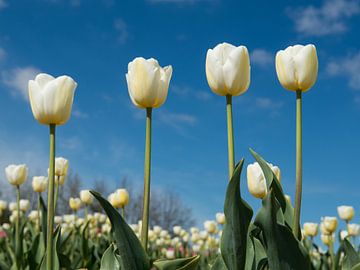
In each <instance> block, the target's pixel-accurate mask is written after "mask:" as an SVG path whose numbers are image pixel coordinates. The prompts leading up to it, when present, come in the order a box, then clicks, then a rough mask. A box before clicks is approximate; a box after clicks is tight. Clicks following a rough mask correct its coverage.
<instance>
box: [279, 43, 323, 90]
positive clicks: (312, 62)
mask: <svg viewBox="0 0 360 270" xmlns="http://www.w3.org/2000/svg"><path fill="white" fill-rule="evenodd" d="M275 62H276V73H277V76H278V79H279V81H280V83H281V85H282V86H283V87H284V88H285V89H287V90H292V91H297V90H301V91H303V92H305V91H307V90H309V89H310V88H311V87H312V86H313V85H314V83H315V81H316V78H317V73H318V58H317V54H316V48H315V46H314V45H312V44H309V45H306V46H303V45H295V46H289V47H287V48H286V49H285V50H280V51H278V52H277V54H276V61H275Z"/></svg>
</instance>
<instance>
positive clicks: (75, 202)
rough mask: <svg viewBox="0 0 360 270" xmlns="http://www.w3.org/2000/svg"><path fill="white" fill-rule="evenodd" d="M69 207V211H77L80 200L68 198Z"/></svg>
mask: <svg viewBox="0 0 360 270" xmlns="http://www.w3.org/2000/svg"><path fill="white" fill-rule="evenodd" d="M69 206H70V208H71V210H73V211H77V210H79V209H80V207H81V200H80V199H79V198H70V199H69Z"/></svg>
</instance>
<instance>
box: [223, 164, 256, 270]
mask: <svg viewBox="0 0 360 270" xmlns="http://www.w3.org/2000/svg"><path fill="white" fill-rule="evenodd" d="M243 165H244V159H242V160H241V161H240V162H239V163H238V164H237V165H236V167H235V170H234V174H233V176H232V177H231V180H230V182H229V184H228V187H227V191H226V198H225V205H224V214H225V220H226V222H225V225H224V230H223V233H222V237H221V254H222V257H223V260H224V262H225V265H226V266H227V268H229V269H231V270H241V269H244V268H245V261H246V245H247V244H246V243H247V238H248V229H249V225H250V222H251V218H252V215H253V210H252V209H251V207H250V206H249V205H248V204H247V203H246V202H245V201H244V200H243V199H242V198H241V194H240V174H241V170H242V168H243Z"/></svg>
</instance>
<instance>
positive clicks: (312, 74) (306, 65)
mask: <svg viewBox="0 0 360 270" xmlns="http://www.w3.org/2000/svg"><path fill="white" fill-rule="evenodd" d="M294 61H295V63H296V69H297V77H298V78H297V80H298V85H299V89H300V90H302V91H306V90H309V89H310V88H311V87H312V86H313V85H314V83H315V81H316V79H317V74H318V59H317V54H316V48H315V46H314V45H307V46H305V47H303V48H302V49H301V50H300V51H299V52H298V54H297V55H296V56H295V57H294Z"/></svg>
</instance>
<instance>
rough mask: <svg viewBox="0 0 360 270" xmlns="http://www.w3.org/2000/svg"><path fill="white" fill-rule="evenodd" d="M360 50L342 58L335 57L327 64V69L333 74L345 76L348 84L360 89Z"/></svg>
mask: <svg viewBox="0 0 360 270" xmlns="http://www.w3.org/2000/svg"><path fill="white" fill-rule="evenodd" d="M359 70H360V52H358V53H356V54H351V55H348V56H346V57H344V58H342V59H335V60H332V61H330V62H329V63H328V64H327V67H326V71H327V72H328V74H329V75H331V76H339V75H342V76H345V77H347V78H348V85H349V87H351V88H353V89H357V90H360V72H359Z"/></svg>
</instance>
